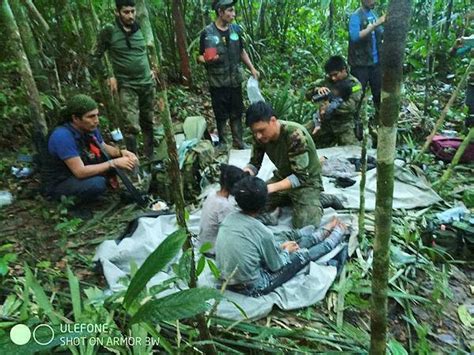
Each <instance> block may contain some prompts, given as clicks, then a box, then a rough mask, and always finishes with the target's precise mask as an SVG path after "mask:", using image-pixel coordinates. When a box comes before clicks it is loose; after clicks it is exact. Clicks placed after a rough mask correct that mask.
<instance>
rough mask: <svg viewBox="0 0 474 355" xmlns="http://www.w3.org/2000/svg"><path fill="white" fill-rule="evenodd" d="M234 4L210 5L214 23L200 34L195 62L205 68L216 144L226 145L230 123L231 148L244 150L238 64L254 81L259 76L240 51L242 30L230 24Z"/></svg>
mask: <svg viewBox="0 0 474 355" xmlns="http://www.w3.org/2000/svg"><path fill="white" fill-rule="evenodd" d="M235 2H236V1H235V0H214V1H213V3H212V7H213V9H214V10H215V12H216V15H217V19H216V21H215V22H213V23H211V24H210V25H208V26H207V27H206V28H205V29H204V31H203V32H202V33H201V40H200V55H199V57H198V61H199V62H200V63H202V64H204V65H205V67H206V71H207V78H208V80H209V90H210V92H211V100H212V109H213V111H214V116H215V118H216V125H217V132H218V134H219V142H220V143H221V144H225V127H226V124H227V121H228V120H229V121H230V128H231V131H232V145H233V147H234V148H238V149H243V148H244V143H243V141H242V113H243V109H244V104H243V99H242V81H243V80H244V77H243V72H242V67H241V65H240V62H241V61H242V62H244V64H245V65H246V66H247V68H248V69H249V70H250V72H251V73H252V75H253V77H254V78H255V79H257V78H258V76H259V73H258V71H257V70H255V68H254V66H253V64H252V62H251V61H250V58H249V56H248V54H247V52H246V51H245V49H244V47H243V41H242V30H241V28H240V27H239V26H238V25H236V24H232V21H234V18H235V8H234V4H235Z"/></svg>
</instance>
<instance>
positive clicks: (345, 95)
mask: <svg viewBox="0 0 474 355" xmlns="http://www.w3.org/2000/svg"><path fill="white" fill-rule="evenodd" d="M333 87H334V89H335V90H337V91H338V92H339V95H338V96H339V97H340V98H341V99H343V100H344V101H347V99H349V97H350V96H351V94H352V83H351V81H350V80H340V81H338V82H336V83H334V86H333Z"/></svg>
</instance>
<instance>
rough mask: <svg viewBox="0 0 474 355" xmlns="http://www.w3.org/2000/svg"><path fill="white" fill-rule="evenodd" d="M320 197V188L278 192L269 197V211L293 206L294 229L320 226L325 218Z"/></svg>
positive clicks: (272, 180) (299, 188)
mask: <svg viewBox="0 0 474 355" xmlns="http://www.w3.org/2000/svg"><path fill="white" fill-rule="evenodd" d="M275 181H276V180H274V179H270V181H268V182H267V183H270V184H271V183H272V182H275ZM319 195H320V189H319V188H318V187H297V188H295V189H291V190H285V191H278V192H275V193H272V194H269V195H268V201H267V209H268V210H272V209H275V208H276V207H279V206H291V207H292V215H293V217H292V220H291V221H292V223H293V228H302V227H304V226H309V225H314V226H319V223H320V222H321V217H322V216H323V208H322V207H321V202H320V200H319V198H320V196H319Z"/></svg>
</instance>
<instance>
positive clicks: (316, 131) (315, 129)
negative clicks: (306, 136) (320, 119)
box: [311, 126, 321, 136]
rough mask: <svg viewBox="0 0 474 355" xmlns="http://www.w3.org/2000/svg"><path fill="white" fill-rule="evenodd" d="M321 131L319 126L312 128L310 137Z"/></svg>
mask: <svg viewBox="0 0 474 355" xmlns="http://www.w3.org/2000/svg"><path fill="white" fill-rule="evenodd" d="M320 129H321V126H317V127H314V129H313V131H312V132H311V135H313V136H314V135H316V133H318V131H319V130H320Z"/></svg>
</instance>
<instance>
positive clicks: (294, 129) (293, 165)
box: [250, 120, 323, 189]
mask: <svg viewBox="0 0 474 355" xmlns="http://www.w3.org/2000/svg"><path fill="white" fill-rule="evenodd" d="M279 122H280V124H281V130H280V135H279V137H278V139H277V140H276V141H274V142H268V143H266V144H262V143H259V142H258V141H257V140H255V139H254V142H253V146H252V157H251V158H250V164H251V165H253V166H254V167H255V168H256V169H257V171H258V170H260V167H261V166H262V161H263V157H264V155H265V153H267V155H268V157H269V158H270V160H271V161H272V162H273V164H275V166H276V168H277V170H276V171H275V172H274V176H275V178H277V179H278V180H283V179H285V178H287V177H288V176H290V175H292V174H294V175H295V176H296V177H297V178H298V180H299V182H300V184H301V185H300V187H317V188H320V189H321V188H322V186H323V185H322V180H321V164H320V163H319V158H318V153H317V152H316V147H315V145H314V142H313V139H312V138H311V135H310V134H309V132H308V131H307V130H306V128H304V127H303V126H302V125H300V124H299V123H296V122H290V121H283V120H279Z"/></svg>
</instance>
